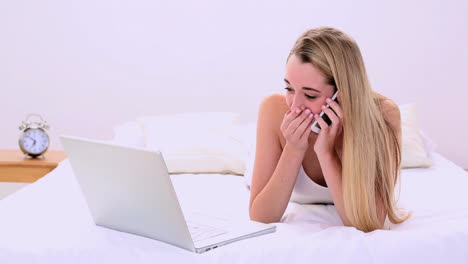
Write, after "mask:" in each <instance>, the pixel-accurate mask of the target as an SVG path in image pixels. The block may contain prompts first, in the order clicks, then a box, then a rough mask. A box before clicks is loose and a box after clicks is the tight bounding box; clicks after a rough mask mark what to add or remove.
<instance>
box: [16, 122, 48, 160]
mask: <svg viewBox="0 0 468 264" xmlns="http://www.w3.org/2000/svg"><path fill="white" fill-rule="evenodd" d="M20 144H21V145H22V147H23V149H24V150H26V151H27V152H28V153H30V154H41V153H42V152H44V151H45V150H46V149H47V147H48V146H49V136H48V135H47V134H46V133H45V132H44V130H42V129H39V128H31V129H28V130H26V131H25V132H24V134H23V137H22V139H21V140H20Z"/></svg>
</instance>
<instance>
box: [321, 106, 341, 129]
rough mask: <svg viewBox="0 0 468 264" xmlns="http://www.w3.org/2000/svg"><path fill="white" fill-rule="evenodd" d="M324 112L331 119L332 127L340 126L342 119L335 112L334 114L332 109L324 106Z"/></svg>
mask: <svg viewBox="0 0 468 264" xmlns="http://www.w3.org/2000/svg"><path fill="white" fill-rule="evenodd" d="M322 111H323V112H325V114H327V116H328V118H330V120H331V121H332V125H333V124H339V122H340V119H339V118H338V117H337V116H336V114H335V112H333V111H332V110H331V109H330V108H328V107H325V106H324V105H322Z"/></svg>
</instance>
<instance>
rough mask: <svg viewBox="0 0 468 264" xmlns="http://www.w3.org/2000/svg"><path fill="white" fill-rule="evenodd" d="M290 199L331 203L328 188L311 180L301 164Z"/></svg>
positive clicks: (302, 201)
mask: <svg viewBox="0 0 468 264" xmlns="http://www.w3.org/2000/svg"><path fill="white" fill-rule="evenodd" d="M290 201H292V202H295V203H299V204H333V198H332V196H331V193H330V190H329V189H328V188H327V187H323V186H322V185H320V184H317V183H315V182H314V181H313V180H311V179H310V178H309V176H307V174H306V172H305V171H304V168H303V167H302V165H301V167H300V168H299V174H298V175H297V179H296V183H295V185H294V189H293V191H292V193H291V198H290Z"/></svg>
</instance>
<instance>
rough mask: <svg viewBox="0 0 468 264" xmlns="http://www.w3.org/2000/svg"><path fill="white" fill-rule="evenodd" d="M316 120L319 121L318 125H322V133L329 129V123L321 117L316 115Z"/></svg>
mask: <svg viewBox="0 0 468 264" xmlns="http://www.w3.org/2000/svg"><path fill="white" fill-rule="evenodd" d="M315 120H317V123H318V124H319V125H320V132H322V131H324V130H327V129H328V124H327V122H325V120H323V118H322V117H321V116H320V115H315ZM332 122H333V121H332Z"/></svg>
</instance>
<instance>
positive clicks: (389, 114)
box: [380, 99, 401, 125]
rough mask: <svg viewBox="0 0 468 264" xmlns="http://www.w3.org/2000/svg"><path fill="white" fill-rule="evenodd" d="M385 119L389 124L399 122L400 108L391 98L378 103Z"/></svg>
mask: <svg viewBox="0 0 468 264" xmlns="http://www.w3.org/2000/svg"><path fill="white" fill-rule="evenodd" d="M380 107H381V111H382V113H383V115H384V118H385V120H387V121H388V122H389V123H390V124H393V125H394V124H396V123H399V122H401V114H400V108H399V107H398V105H397V104H396V103H395V102H394V101H393V100H392V99H385V100H383V101H382V102H381V103H380Z"/></svg>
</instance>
